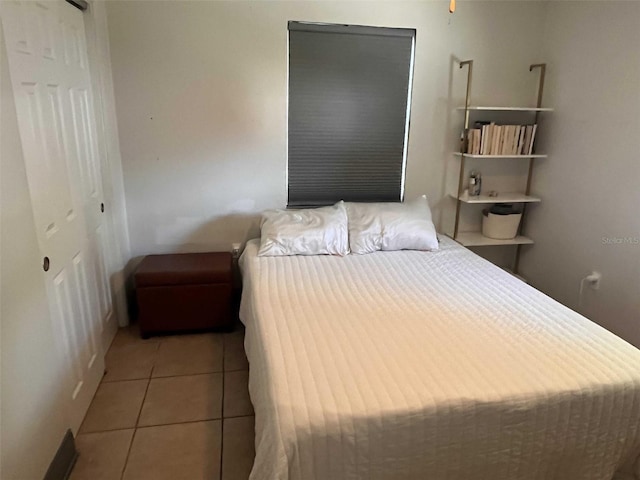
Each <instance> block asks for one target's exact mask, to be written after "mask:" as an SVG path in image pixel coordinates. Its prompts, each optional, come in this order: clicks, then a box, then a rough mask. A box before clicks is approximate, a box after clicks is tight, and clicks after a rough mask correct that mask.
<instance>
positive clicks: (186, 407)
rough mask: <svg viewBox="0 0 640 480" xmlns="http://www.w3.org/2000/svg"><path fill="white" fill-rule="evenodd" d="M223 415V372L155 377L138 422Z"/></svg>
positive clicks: (178, 420)
mask: <svg viewBox="0 0 640 480" xmlns="http://www.w3.org/2000/svg"><path fill="white" fill-rule="evenodd" d="M221 416H222V373H209V374H205V375H188V376H181V377H166V378H154V379H153V380H151V383H149V389H148V390H147V396H146V397H145V400H144V405H142V412H141V413H140V420H139V421H138V425H139V426H147V425H162V424H167V423H180V422H193V421H199V420H212V419H215V418H220V417H221Z"/></svg>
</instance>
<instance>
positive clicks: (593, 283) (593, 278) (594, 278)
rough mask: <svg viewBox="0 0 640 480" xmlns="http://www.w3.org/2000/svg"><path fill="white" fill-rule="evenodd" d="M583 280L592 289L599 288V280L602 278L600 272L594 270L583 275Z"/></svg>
mask: <svg viewBox="0 0 640 480" xmlns="http://www.w3.org/2000/svg"><path fill="white" fill-rule="evenodd" d="M585 280H586V281H587V283H588V284H589V286H590V287H591V288H592V289H593V290H598V289H599V288H600V280H602V274H601V273H600V272H596V271H595V270H594V271H593V272H591V273H590V274H589V275H587V276H586V277H585Z"/></svg>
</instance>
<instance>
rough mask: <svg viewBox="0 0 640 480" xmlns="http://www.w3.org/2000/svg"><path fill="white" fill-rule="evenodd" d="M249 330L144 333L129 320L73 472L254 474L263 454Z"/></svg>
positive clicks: (180, 478)
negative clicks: (250, 387)
mask: <svg viewBox="0 0 640 480" xmlns="http://www.w3.org/2000/svg"><path fill="white" fill-rule="evenodd" d="M243 340H244V332H243V331H242V330H237V331H235V332H233V333H226V334H213V333H206V334H199V335H176V336H169V337H153V338H150V339H148V340H142V339H141V338H140V336H139V335H138V331H137V329H136V328H135V326H134V327H128V328H124V329H120V330H119V331H118V334H117V335H116V337H115V339H114V341H113V343H112V345H111V348H110V349H109V351H108V352H107V356H106V360H105V361H106V370H107V373H106V375H105V376H104V378H103V380H102V383H101V384H100V387H99V388H98V391H97V392H96V395H95V398H94V399H93V402H92V404H91V406H90V407H89V411H88V412H87V416H86V417H85V419H84V422H83V424H82V426H81V427H80V432H79V434H78V436H77V438H76V445H77V448H78V451H79V452H80V457H79V458H78V461H77V463H76V465H75V467H74V469H73V472H72V474H71V480H147V479H153V480H164V479H167V480H200V479H206V480H246V479H247V478H248V477H249V472H250V471H251V466H252V464H253V458H254V447H253V445H254V444H253V440H254V418H253V407H252V405H251V401H250V400H249V394H248V391H247V380H248V375H249V370H248V368H249V365H248V362H247V358H246V357H245V354H244V346H243Z"/></svg>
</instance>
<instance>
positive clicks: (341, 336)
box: [240, 238, 640, 480]
mask: <svg viewBox="0 0 640 480" xmlns="http://www.w3.org/2000/svg"><path fill="white" fill-rule="evenodd" d="M257 251H258V243H257V241H250V242H249V243H248V244H247V247H246V249H245V252H244V253H243V256H242V258H241V262H240V263H241V269H242V273H243V282H244V286H243V295H242V304H241V312H240V315H241V320H242V322H243V323H244V324H245V326H246V338H245V349H246V352H247V356H248V359H249V362H250V379H249V391H250V395H251V400H252V402H253V404H254V408H255V415H256V440H255V444H256V458H255V463H254V466H253V470H252V473H251V477H250V478H251V480H325V479H326V480H343V479H372V480H378V479H379V480H386V479H402V480H410V479H430V480H441V479H452V480H458V479H460V480H462V479H465V480H476V479H477V480H480V479H488V480H500V479H545V480H548V479H563V480H587V479H589V480H591V479H593V480H605V479H606V480H609V479H611V478H640V475H639V472H638V468H639V467H638V462H637V457H638V454H639V453H640V351H639V350H637V349H636V348H634V347H633V346H631V345H630V344H628V343H626V342H625V341H623V340H622V339H620V338H618V337H616V336H615V335H613V334H611V333H609V332H608V331H606V330H604V329H603V328H601V327H599V326H598V325H596V324H594V323H593V322H591V321H589V320H587V319H586V318H584V317H582V316H581V315H579V314H578V313H576V312H574V311H572V310H570V309H568V308H566V307H564V306H563V305H561V304H559V303H557V302H556V301H554V300H553V299H551V298H549V297H547V296H546V295H544V294H542V293H541V292H539V291H538V290H535V289H534V288H532V287H531V286H529V285H527V284H526V283H524V282H522V281H520V280H518V279H517V278H515V277H513V276H511V275H510V274H509V273H507V272H504V271H503V270H501V269H500V268H498V267H496V266H494V265H492V264H491V263H489V262H487V261H485V260H484V259H482V258H480V257H479V256H477V255H475V254H474V253H472V252H471V251H469V250H467V249H466V248H464V247H461V246H460V245H458V244H457V243H455V242H454V241H452V240H450V239H447V238H442V239H441V248H440V250H439V251H437V252H418V251H396V252H377V253H372V254H368V255H348V256H346V257H337V256H327V255H324V256H320V255H319V256H307V257H303V256H292V257H258V256H257Z"/></svg>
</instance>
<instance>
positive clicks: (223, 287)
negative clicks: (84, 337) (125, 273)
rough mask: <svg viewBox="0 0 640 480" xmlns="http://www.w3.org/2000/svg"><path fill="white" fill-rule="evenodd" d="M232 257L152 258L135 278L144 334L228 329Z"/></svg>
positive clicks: (174, 256) (231, 323) (141, 332)
mask: <svg viewBox="0 0 640 480" xmlns="http://www.w3.org/2000/svg"><path fill="white" fill-rule="evenodd" d="M231 265H232V259H231V253H228V252H215V253H185V254H172V255H149V256H147V257H145V258H144V260H142V262H141V263H140V265H139V266H138V269H137V270H136V273H135V277H134V278H135V286H136V296H137V298H138V310H139V322H140V334H141V335H142V337H144V338H147V337H149V336H150V335H153V334H156V333H163V332H178V331H184V330H205V329H206V330H209V329H229V328H231V327H232V325H233V319H232V314H231V295H232V288H233V287H232V286H233V279H232V271H231Z"/></svg>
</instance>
